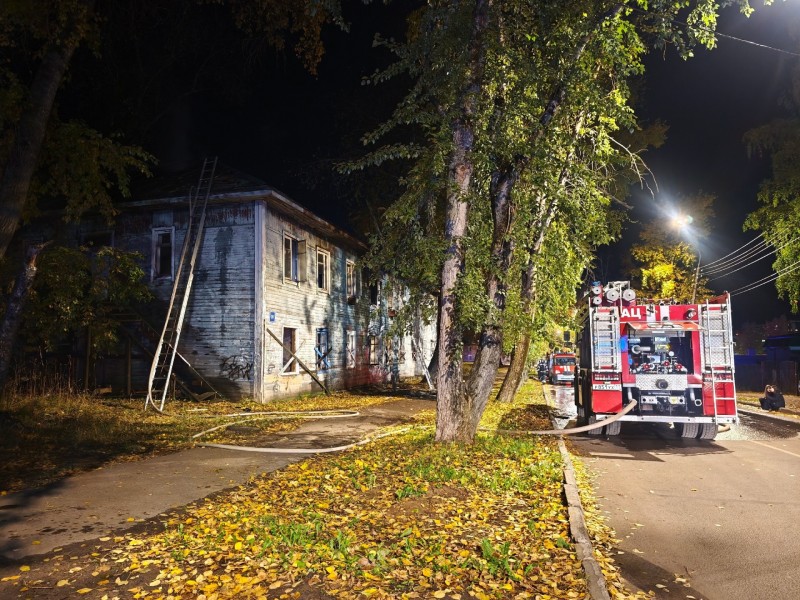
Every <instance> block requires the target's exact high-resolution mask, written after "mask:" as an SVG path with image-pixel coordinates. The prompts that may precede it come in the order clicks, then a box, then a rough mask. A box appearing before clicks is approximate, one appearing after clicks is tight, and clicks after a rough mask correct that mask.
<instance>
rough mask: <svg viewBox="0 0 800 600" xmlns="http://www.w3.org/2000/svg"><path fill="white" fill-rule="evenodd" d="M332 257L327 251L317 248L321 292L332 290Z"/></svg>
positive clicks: (318, 285)
mask: <svg viewBox="0 0 800 600" xmlns="http://www.w3.org/2000/svg"><path fill="white" fill-rule="evenodd" d="M330 280H331V255H330V253H329V252H328V251H327V250H322V249H321V248H317V289H318V290H319V291H321V292H327V291H329V290H330Z"/></svg>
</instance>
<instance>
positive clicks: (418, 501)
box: [386, 485, 470, 518]
mask: <svg viewBox="0 0 800 600" xmlns="http://www.w3.org/2000/svg"><path fill="white" fill-rule="evenodd" d="M469 497H470V493H469V492H468V491H467V490H466V489H464V488H454V487H450V486H447V485H443V486H438V487H435V488H433V489H430V490H428V491H427V492H426V493H425V495H423V496H418V497H415V498H405V499H404V500H403V501H402V502H398V503H397V504H395V505H393V506H392V507H391V508H389V510H387V511H386V516H387V517H390V518H391V517H409V516H415V515H420V514H435V513H437V512H439V511H438V507H439V506H441V505H442V504H445V503H452V502H463V501H465V500H467V499H468V498H469Z"/></svg>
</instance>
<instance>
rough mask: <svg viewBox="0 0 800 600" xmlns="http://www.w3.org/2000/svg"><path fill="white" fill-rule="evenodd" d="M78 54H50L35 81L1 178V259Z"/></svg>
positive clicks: (65, 49) (64, 50)
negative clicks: (58, 95) (63, 84)
mask: <svg viewBox="0 0 800 600" xmlns="http://www.w3.org/2000/svg"><path fill="white" fill-rule="evenodd" d="M74 51H75V45H74V43H73V44H72V45H66V46H59V47H56V48H54V49H53V50H50V51H49V52H47V54H45V55H44V58H43V59H42V63H41V64H40V65H39V68H38V70H37V71H36V76H35V77H34V79H33V83H32V85H31V91H30V96H29V98H28V104H27V107H26V108H25V110H24V111H23V113H22V116H21V118H20V121H19V124H18V125H17V128H16V132H15V135H14V141H13V143H12V145H11V151H10V153H9V156H8V160H7V161H6V163H5V165H4V167H3V174H2V179H0V258H2V257H3V256H5V253H6V250H7V249H8V245H9V244H10V243H11V238H12V237H14V233H15V232H16V231H17V228H18V227H19V223H20V218H21V215H22V210H23V208H24V207H25V201H26V199H27V197H28V189H29V188H30V184H31V178H32V177H33V173H34V170H35V169H36V163H37V161H38V159H39V152H40V151H41V148H42V142H43V141H44V135H45V131H46V130H47V122H48V120H49V119H50V113H51V111H52V110H53V103H54V102H55V98H56V92H58V88H59V86H60V85H61V81H62V80H63V79H64V74H65V73H66V71H67V66H68V65H69V61H70V59H71V58H72V53H73V52H74Z"/></svg>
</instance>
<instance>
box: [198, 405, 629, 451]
mask: <svg viewBox="0 0 800 600" xmlns="http://www.w3.org/2000/svg"><path fill="white" fill-rule="evenodd" d="M635 407H636V402H629V403H628V405H627V406H625V407H624V408H623V409H622V410H621V411H620V412H618V413H617V414H615V415H612V416H610V417H608V418H607V419H603V420H602V421H597V422H596V423H590V424H588V425H583V426H581V427H571V428H569V429H539V430H533V431H521V430H516V429H488V428H483V427H481V428H480V429H479V431H489V432H494V433H504V434H525V435H571V434H573V433H582V432H584V431H591V430H592V429H599V428H600V427H604V426H605V425H608V424H609V423H613V422H614V421H617V420H618V419H620V418H621V417H622V416H623V415H626V414H628V413H629V412H630V411H632V410H633V409H634V408H635ZM359 415H360V413H359V412H358V411H356V410H311V411H290V412H271V411H264V412H242V413H232V414H227V415H220V417H222V418H227V417H243V416H246V417H248V418H246V419H240V420H238V421H233V422H232V423H224V424H222V425H217V426H216V427H211V428H209V429H206V430H204V431H201V432H200V433H196V434H195V435H193V436H192V439H198V438H201V437H203V436H204V435H207V434H209V433H211V432H213V431H217V430H218V429H223V428H226V427H230V426H232V425H240V424H242V423H248V422H252V421H257V420H261V419H341V418H349V417H357V416H359ZM212 418H213V417H212ZM409 429H410V428H408V427H407V428H405V429H402V430H397V431H392V432H387V433H383V434H380V435H376V436H373V437H368V438H365V439H363V440H360V441H358V442H353V443H351V444H344V445H342V446H332V447H328V448H271V447H258V446H237V445H235V444H214V443H210V442H200V443H199V445H200V446H203V447H206V448H221V449H223V450H241V451H243V452H264V453H271V454H323V453H326V452H341V451H343V450H349V449H350V448H355V447H356V446H361V445H363V444H368V443H369V442H372V441H375V440H378V439H381V438H383V437H387V436H389V435H396V434H398V433H403V432H405V431H408V430H409Z"/></svg>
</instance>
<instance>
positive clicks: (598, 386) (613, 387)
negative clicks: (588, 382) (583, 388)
mask: <svg viewBox="0 0 800 600" xmlns="http://www.w3.org/2000/svg"><path fill="white" fill-rule="evenodd" d="M592 389H593V390H608V391H612V392H620V391H622V386H621V385H620V384H618V383H593V384H592Z"/></svg>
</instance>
